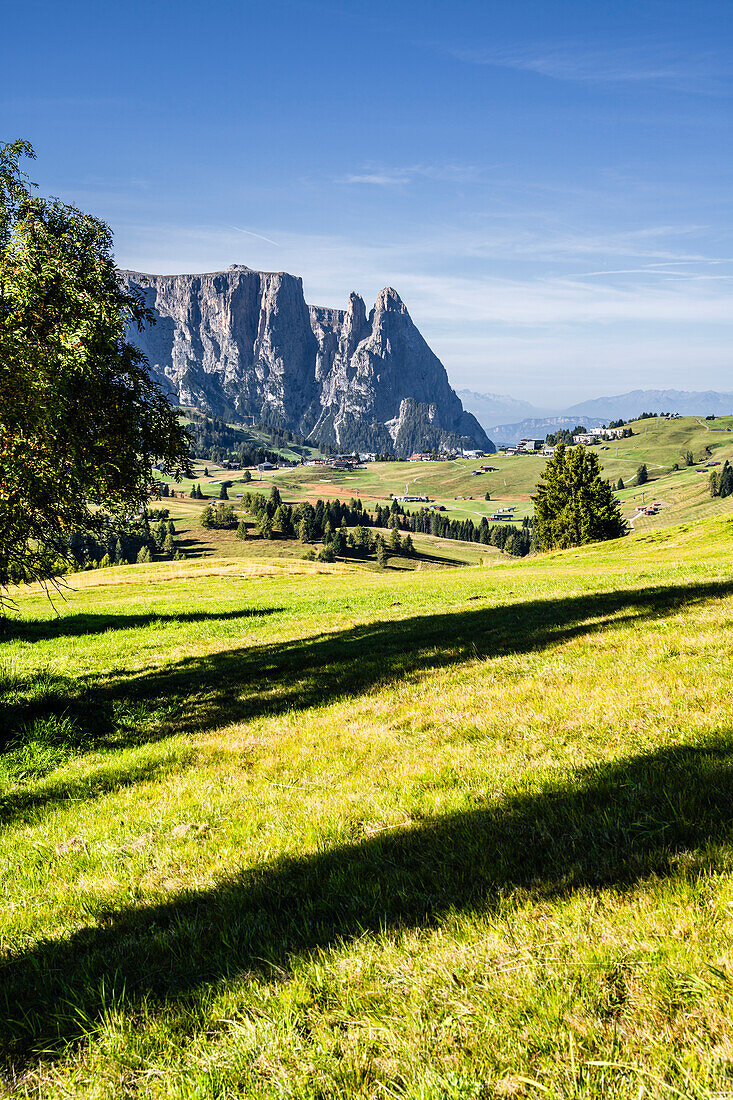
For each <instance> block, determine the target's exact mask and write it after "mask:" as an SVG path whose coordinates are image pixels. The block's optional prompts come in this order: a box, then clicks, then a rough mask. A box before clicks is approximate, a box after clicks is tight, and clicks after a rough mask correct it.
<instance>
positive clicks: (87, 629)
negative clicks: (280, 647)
mask: <svg viewBox="0 0 733 1100" xmlns="http://www.w3.org/2000/svg"><path fill="white" fill-rule="evenodd" d="M282 610H284V609H283V608H282V607H263V608H258V607H254V608H252V607H247V608H237V609H236V610H232V611H181V612H178V613H176V612H170V613H166V614H161V613H159V612H156V611H150V612H147V613H145V614H138V615H135V614H131V615H127V614H120V613H114V612H110V613H109V614H107V613H104V612H103V613H98V612H94V613H91V612H90V613H85V612H80V613H79V614H76V615H61V616H59V618H56V619H35V620H34V619H12V618H5V619H0V639H2V640H3V641H13V640H15V639H20V640H22V641H25V642H40V641H45V640H46V639H48V638H81V637H86V636H89V635H91V634H103V633H104V632H105V631H107V630H136V629H138V628H140V627H149V626H157V625H160V626H161V627H165V626H170V625H172V624H180V625H181V626H185V625H187V624H189V623H204V622H228V621H233V620H237V619H250V618H253V617H259V616H261V615H276V614H277V613H278V612H279V611H282Z"/></svg>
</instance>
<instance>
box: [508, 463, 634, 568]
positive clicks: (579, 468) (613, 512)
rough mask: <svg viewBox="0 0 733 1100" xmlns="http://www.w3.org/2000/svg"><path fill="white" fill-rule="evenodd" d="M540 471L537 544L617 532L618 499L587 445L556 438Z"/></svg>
mask: <svg viewBox="0 0 733 1100" xmlns="http://www.w3.org/2000/svg"><path fill="white" fill-rule="evenodd" d="M543 477H544V484H540V485H538V486H537V493H536V495H535V496H534V497H533V500H534V505H535V522H534V531H535V538H536V541H537V545H538V546H539V547H540V548H541V549H543V550H551V549H555V548H557V549H562V548H564V547H568V546H580V545H582V544H583V543H586V542H596V541H599V540H603V539H612V538H618V537H619V536H620V535H622V534H623V532H624V521H623V519H622V518H621V512H620V510H619V504H618V501H617V500H616V499H615V497H614V496H613V493H612V491H611V486H610V485H609V484H608V482H607V481H606V480H605V479H604V478H602V477H601V470H600V465H599V462H598V458H597V457H596V455H595V454H593V452H592V451H588V450H586V448H585V447H583V446H582V445H581V446H578V447H573V448H570V449H568V448H567V447H565V445H564V444H562V443H560V444H558V446H557V448H556V450H555V453H554V455H553V456H552V458H551V459H549V461H548V462H547V465H546V466H545V470H544V473H543ZM495 530H496V529H494V531H495ZM509 530H512V529H511V528H510V529H509ZM494 531H492V538H491V541H492V542H494ZM506 537H507V536H506V535H505V540H506Z"/></svg>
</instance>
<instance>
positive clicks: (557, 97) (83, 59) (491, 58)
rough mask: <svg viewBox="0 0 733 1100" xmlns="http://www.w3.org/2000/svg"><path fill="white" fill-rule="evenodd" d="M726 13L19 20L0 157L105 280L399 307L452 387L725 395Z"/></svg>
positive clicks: (35, 14)
mask: <svg viewBox="0 0 733 1100" xmlns="http://www.w3.org/2000/svg"><path fill="white" fill-rule="evenodd" d="M732 32H733V7H732V6H731V3H730V0H715V2H713V0H697V2H694V3H693V2H677V0H635V2H630V0H623V2H622V0H603V2H598V3H594V2H592V0H584V2H582V3H580V2H576V0H542V2H539V0H534V2H523V0H514V2H510V0H502V2H492V0H484V2H476V0H450V2H447V0H443V2H435V0H420V2H419V3H418V2H412V0H392V2H391V3H387V2H385V0H370V2H369V3H368V4H367V3H356V2H351V0H343V2H341V3H337V2H335V0H262V2H256V3H255V2H246V0H244V2H241V0H240V2H234V0H232V2H222V0H209V2H208V3H206V4H203V3H201V2H200V0H197V2H196V3H192V2H189V0H175V2H173V0H147V2H145V3H142V2H140V0H126V2H125V3H124V4H119V5H113V4H106V3H102V2H99V0H96V2H94V3H91V2H88V0H66V2H65V3H58V2H57V0H54V2H49V0H27V2H25V3H23V4H15V5H12V6H10V5H8V4H6V5H4V8H3V30H2V38H1V40H0V71H2V83H1V85H0V140H10V139H12V138H15V137H24V138H27V139H28V140H30V141H31V142H32V144H33V145H34V146H35V148H36V152H37V155H38V160H37V162H36V163H35V164H34V165H33V166H32V168H31V176H32V178H34V179H35V180H36V181H37V182H38V183H39V185H40V187H41V189H42V191H43V192H44V193H50V194H55V195H58V196H60V197H61V198H63V199H64V200H66V201H69V202H74V203H76V204H77V205H79V206H81V207H82V208H84V209H86V210H89V211H91V212H93V213H95V214H97V215H99V216H100V217H102V218H104V219H105V220H106V221H107V222H109V224H110V225H111V227H112V229H113V231H114V234H115V241H116V256H117V259H118V262H119V263H120V265H121V266H124V267H132V268H136V269H139V270H144V271H151V272H183V271H186V272H191V271H207V270H208V271H211V270H216V269H219V268H222V267H226V266H228V265H229V264H230V263H235V262H236V263H245V264H248V265H249V266H251V267H254V268H261V269H263V270H287V271H292V272H294V273H295V274H299V275H302V277H303V280H304V287H305V293H306V298H307V300H308V301H310V302H314V303H317V304H322V305H332V306H341V305H343V304H344V303H345V301H346V297H347V295H348V292H349V291H350V290H352V289H354V290H358V291H359V292H360V293H361V294H363V296H364V297H365V299H366V300H367V304H368V305H369V304H370V303H371V302H373V300H374V298H375V296H376V294H377V292H378V291H379V289H380V288H381V287H382V286H384V285H388V284H389V285H392V286H394V287H396V288H397V290H398V291H399V293H400V294H401V295H402V297H403V299H404V300H405V302H406V304H407V306H408V308H409V310H410V312H411V314H412V316H413V318H414V320H415V321H416V323H417V324H418V325H419V327H420V329H421V331H422V332H423V334H424V335H425V337H426V338H427V339H428V341H429V342H430V344H431V345H432V346H433V347H434V349H435V350H436V351H437V353H438V354H439V355H440V357H441V359H442V360H443V362H444V363H445V365H446V367H447V369H448V372H449V375H450V377H451V380H452V382H453V383H454V385H456V386H458V387H462V386H468V387H470V388H473V389H477V390H481V391H484V392H489V391H491V392H498V393H510V394H512V395H514V396H517V397H524V398H526V399H528V400H530V401H534V402H536V403H540V404H544V405H551V406H559V405H562V404H568V403H570V402H572V401H575V400H581V399H583V398H586V397H592V396H596V395H598V394H603V393H618V392H622V391H624V390H627V389H633V388H639V387H663V386H669V387H675V388H679V389H685V388H687V389H703V388H716V389H733V371H732V370H731V368H732V367H733V354H732V352H731V348H732V339H731V338H732V337H733V309H732V308H731V307H732V305H733V296H732V293H731V291H732V290H733V205H732V204H733V187H732V186H731V184H732V183H733V153H732V150H733V141H731V118H732V114H731V106H732V104H731V99H732V94H731V93H732V91H733V82H732V77H733V33H732Z"/></svg>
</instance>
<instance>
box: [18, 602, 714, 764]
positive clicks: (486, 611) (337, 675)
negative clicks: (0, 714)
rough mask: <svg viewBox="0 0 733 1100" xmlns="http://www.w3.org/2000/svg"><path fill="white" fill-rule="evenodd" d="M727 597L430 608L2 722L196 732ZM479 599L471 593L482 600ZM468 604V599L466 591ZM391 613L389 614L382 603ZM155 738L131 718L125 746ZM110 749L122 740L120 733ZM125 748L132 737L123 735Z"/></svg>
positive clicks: (154, 676) (40, 706) (70, 685)
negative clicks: (140, 717) (147, 720)
mask: <svg viewBox="0 0 733 1100" xmlns="http://www.w3.org/2000/svg"><path fill="white" fill-rule="evenodd" d="M731 594H733V581H722V582H700V583H695V584H687V585H677V586H667V587H661V586H660V587H648V588H642V589H628V590H619V591H611V592H593V593H588V594H584V595H580V596H569V597H564V598H560V599H546V600H533V601H522V602H519V603H512V604H505V605H501V606H498V607H497V606H489V607H485V608H484V607H481V605H480V603H479V604H478V606H477V605H476V604H474V603H471V602H464V603H462V604H460V605H459V606H457V607H456V608H455V610H451V611H446V612H441V613H439V614H429V613H428V614H424V615H413V616H410V617H408V618H404V619H393V618H390V619H387V620H382V621H377V622H371V623H367V624H364V625H357V626H352V627H349V628H347V629H344V630H337V631H333V632H329V633H320V634H315V635H311V636H305V637H299V638H297V639H294V640H291V641H287V640H286V641H278V642H273V643H269V644H266V645H253V646H248V647H241V648H231V649H227V650H224V651H220V652H215V653H211V654H204V655H197V656H192V657H186V658H184V659H183V660H181V661H179V662H177V663H175V664H170V665H166V666H164V667H163V668H159V669H154V670H152V671H142V672H131V673H128V672H125V671H119V670H115V671H113V672H112V673H110V674H108V675H106V676H93V677H92V676H90V677H88V678H87V679H86V680H84V679H81V680H77V681H73V682H65V683H63V684H59V685H58V690H55V689H52V690H51V691H50V692H49V693H48V695H47V696H45V697H39V698H37V699H34V698H30V697H29V698H26V699H18V700H17V702H16V703H15V704H13V701H12V700H11V699H9V700H8V705H7V707H6V713H7V716H8V721H7V729H8V730H12V729H14V728H16V729H17V728H18V727H19V726H20V725H21V724H22V723H24V722H27V721H28V720H32V719H35V718H37V717H38V716H39V715H44V714H49V713H53V712H54V710H56V711H57V710H58V708H59V707H65V712H66V713H68V714H71V715H73V714H74V713H75V711H78V712H79V717H80V724H81V725H82V726H83V727H84V729H86V730H87V731H88V733H89V735H90V736H94V735H95V734H96V733H97V732H98V733H99V736H101V737H102V738H104V737H105V736H107V735H106V733H105V730H106V729H107V728H108V727H109V725H110V721H111V718H110V715H111V713H112V711H113V710H114V709H115V708H120V707H132V708H133V709H135V710H136V712H138V713H139V714H143V713H144V712H145V708H151V709H155V708H159V707H161V706H164V709H165V724H166V727H167V728H166V729H165V733H166V734H170V733H171V732H177V733H184V734H187V733H196V732H201V731H203V730H207V729H211V728H216V727H218V726H221V725H224V724H227V723H231V722H242V721H247V720H249V719H252V718H257V717H259V716H263V715H267V716H272V715H276V714H280V713H282V712H283V711H287V710H289V709H291V708H293V707H295V708H298V709H300V710H302V709H306V708H308V707H313V706H320V705H324V704H328V703H332V702H334V701H336V700H339V699H345V698H353V697H355V696H358V695H360V694H362V693H364V692H367V691H370V690H373V689H375V688H379V687H383V686H385V685H389V684H392V683H395V682H397V681H400V680H402V679H405V678H408V679H409V678H415V677H418V678H419V677H421V676H423V675H424V674H425V673H427V672H429V671H431V670H433V669H439V668H444V667H447V666H450V665H454V664H457V663H460V662H462V661H466V660H472V659H476V658H480V659H487V658H492V657H504V656H507V655H512V654H517V653H532V652H536V651H539V650H543V649H545V648H547V647H548V646H553V645H562V644H564V643H566V642H568V641H571V640H572V639H573V638H577V637H580V636H584V635H592V634H597V633H599V632H601V631H604V630H607V629H608V628H609V627H616V626H624V625H625V626H634V625H637V624H638V625H641V624H643V623H645V622H648V621H650V620H652V619H655V618H660V619H661V618H664V617H665V616H668V615H672V614H674V613H676V612H677V611H679V610H680V609H682V608H684V607H688V606H690V605H691V604H694V603H701V602H704V601H707V600H712V599H716V598H721V597H725V596H729V595H731ZM483 598H484V597H483V595H477V596H476V597H473V599H476V600H477V601H478V600H481V599H483ZM469 599H471V598H469ZM390 613H391V609H390ZM158 735H159V734H156V731H155V729H154V728H153V729H151V730H150V731H148V732H146V731H145V730H142V729H141V723H140V721H138V722H137V723H136V725H135V729H134V730H133V731H131V733H130V735H129V736H130V738H131V739H133V740H134V743H139V741H140V740H148V739H150V740H152V739H154V738H155V737H156V736H158ZM114 743H115V745H119V744H124V743H128V742H127V741H126V738H125V737H124V736H122V737H117V738H116V739H115V740H114ZM131 743H132V742H131Z"/></svg>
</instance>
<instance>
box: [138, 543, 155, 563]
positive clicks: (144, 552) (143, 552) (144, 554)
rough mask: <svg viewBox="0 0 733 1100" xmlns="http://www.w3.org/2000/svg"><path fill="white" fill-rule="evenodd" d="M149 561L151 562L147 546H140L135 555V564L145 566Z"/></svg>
mask: <svg viewBox="0 0 733 1100" xmlns="http://www.w3.org/2000/svg"><path fill="white" fill-rule="evenodd" d="M149 561H152V558H151V557H150V551H149V550H148V548H147V546H141V547H140V549H139V550H138V553H137V564H138V565H145V564H146V562H149Z"/></svg>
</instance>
